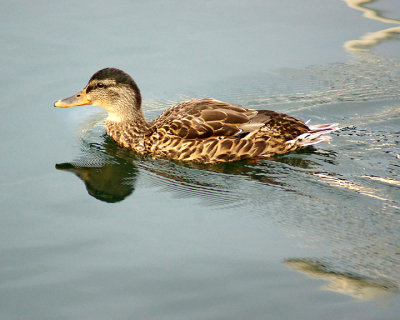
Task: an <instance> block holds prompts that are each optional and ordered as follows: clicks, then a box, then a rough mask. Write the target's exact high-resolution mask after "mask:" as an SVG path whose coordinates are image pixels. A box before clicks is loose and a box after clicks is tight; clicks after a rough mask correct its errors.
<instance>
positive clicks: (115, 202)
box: [0, 0, 400, 319]
mask: <svg viewBox="0 0 400 320" xmlns="http://www.w3.org/2000/svg"><path fill="white" fill-rule="evenodd" d="M374 12H377V13H378V14H377V15H374V14H373V13H374ZM371 13H372V14H371ZM0 14H1V18H2V19H1V22H0V23H1V27H2V28H1V29H0V30H1V31H0V32H1V37H2V43H3V46H2V53H1V54H0V57H1V61H2V62H1V65H2V71H3V77H2V86H1V92H2V98H3V100H2V103H1V109H0V113H1V119H2V126H1V127H0V132H1V137H2V139H1V142H0V145H1V150H2V152H1V156H0V159H1V162H0V163H1V168H2V178H1V181H0V188H1V193H0V194H1V196H0V197H1V206H0V208H1V216H0V217H1V232H0V252H1V262H0V318H1V319H76V318H78V319H81V318H85V319H86V318H87V319H94V318H96V319H132V318H138V319H243V318H247V319H265V318H268V319H350V318H352V319H353V318H354V317H356V318H358V319H398V315H399V312H400V308H399V305H400V304H399V297H400V295H399V288H400V268H399V265H400V249H399V243H400V224H399V222H400V221H399V218H400V215H399V214H400V189H399V188H400V170H399V169H400V146H399V141H400V113H399V111H400V99H399V89H398V88H399V87H398V86H399V83H400V81H399V80H400V68H399V67H400V57H399V52H400V51H399V32H398V31H397V30H398V29H396V28H398V25H399V24H400V22H399V20H398V19H399V18H398V17H399V10H398V6H397V2H396V1H395V0H393V1H389V0H387V1H374V2H370V3H369V2H366V3H364V4H363V3H362V1H350V0H348V1H339V0H338V1H316V0H314V1H313V0H306V1H301V2H300V1H298V2H293V1H279V2H266V1H246V2H231V1H229V2H228V1H218V2H211V1H206V2H193V1H185V2H184V3H180V2H176V1H148V2H143V3H141V2H133V1H132V2H131V1H116V2H105V1H104V2H97V3H96V4H91V3H82V2H78V1H69V2H50V1H44V0H43V1H36V2H34V3H33V2H32V3H23V2H18V1H17V2H15V1H14V2H4V3H2V10H1V13H0ZM363 14H364V15H365V16H363ZM359 40H362V42H360V41H359ZM106 66H115V67H120V68H122V69H124V70H125V71H127V72H128V73H130V74H131V75H132V76H133V77H134V78H135V80H136V81H137V82H138V84H139V86H140V88H141V90H142V93H143V96H144V109H145V112H146V116H147V117H148V118H149V119H150V118H153V117H155V116H157V115H158V114H159V113H161V112H162V110H164V109H165V108H166V107H167V106H170V105H173V104H175V103H177V102H179V101H182V100H184V99H190V98H197V97H214V98H217V99H221V100H225V101H229V102H232V103H236V104H241V105H245V106H249V107H253V108H258V109H273V110H276V111H281V112H286V113H289V114H291V115H293V116H296V117H299V118H301V119H303V120H308V119H310V120H311V123H314V124H316V123H324V122H339V123H340V127H341V130H340V131H338V132H336V133H334V134H332V142H331V144H330V145H321V146H318V148H317V149H315V150H313V149H308V150H304V151H302V152H299V153H294V154H288V155H284V156H280V157H277V158H276V159H274V160H271V161H259V162H251V161H244V162H239V163H230V164H221V165H213V166H198V165H197V166H194V165H190V164H179V163H174V162H171V161H166V160H149V159H142V158H140V157H137V156H135V155H133V154H132V153H130V152H128V151H126V150H122V149H120V148H118V147H117V146H115V144H114V143H113V142H112V141H111V140H110V139H109V138H107V137H106V136H105V134H104V129H103V128H102V122H103V120H104V116H105V115H104V113H103V112H101V110H100V109H99V108H93V107H77V108H75V109H67V110H61V109H55V108H53V107H52V103H53V102H54V101H55V100H57V99H59V98H63V97H66V96H69V95H71V94H73V93H75V92H77V91H78V90H80V89H82V88H83V86H84V85H85V84H86V82H87V80H88V79H89V77H90V76H91V75H92V74H93V73H94V72H95V71H97V70H98V69H100V68H103V67H106Z"/></svg>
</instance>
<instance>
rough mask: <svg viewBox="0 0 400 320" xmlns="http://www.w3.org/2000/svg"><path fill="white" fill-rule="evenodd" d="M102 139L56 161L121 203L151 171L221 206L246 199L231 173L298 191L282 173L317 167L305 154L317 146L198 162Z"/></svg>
mask: <svg viewBox="0 0 400 320" xmlns="http://www.w3.org/2000/svg"><path fill="white" fill-rule="evenodd" d="M102 138H103V139H104V140H103V141H102V142H96V143H86V142H85V141H82V145H81V151H82V153H81V155H80V156H79V157H78V158H77V159H76V160H74V161H71V162H65V163H58V164H56V169H57V170H61V171H68V172H71V173H73V174H75V175H76V176H77V177H79V178H80V179H81V180H82V181H83V182H84V184H85V186H86V189H87V192H88V194H89V195H91V196H93V197H94V198H96V199H98V200H101V201H104V202H108V203H115V202H120V201H122V200H124V199H125V198H127V197H128V196H129V195H131V194H132V193H133V192H134V190H135V185H136V183H137V178H138V176H139V175H140V174H141V173H143V174H145V175H147V176H148V178H149V179H150V180H151V185H152V186H159V187H161V188H164V189H167V190H168V191H173V192H174V193H175V194H176V195H179V196H182V197H197V196H200V197H201V198H203V199H207V201H206V203H207V202H208V204H214V205H218V204H222V203H228V202H232V201H234V202H235V203H237V202H240V201H241V200H243V199H241V196H240V195H239V194H237V193H235V192H233V191H232V188H231V183H232V182H233V181H232V179H233V178H232V177H239V179H243V178H244V179H249V180H252V181H256V182H259V183H262V184H265V185H269V186H273V187H277V188H280V189H282V190H285V191H291V192H296V190H295V189H293V188H291V187H290V186H289V185H288V184H286V183H284V182H282V181H281V180H282V179H281V174H286V175H287V174H288V173H289V172H290V170H288V168H287V167H291V168H292V169H293V170H299V169H310V168H312V167H315V166H316V163H314V162H313V161H312V160H308V159H305V158H303V157H302V156H303V155H307V154H310V153H315V149H314V148H313V147H310V148H307V149H304V150H302V151H300V152H297V153H292V154H290V155H287V156H280V157H276V158H274V159H271V161H268V160H259V161H256V160H244V161H238V162H231V163H222V164H194V163H186V162H176V161H169V160H164V159H149V158H144V157H142V156H139V155H137V154H134V153H132V152H130V151H128V150H125V149H123V148H120V147H118V146H117V144H116V143H115V142H114V141H112V140H111V139H110V138H109V137H108V136H106V135H104V136H103V137H102ZM331 156H332V155H329V157H331ZM332 161H333V160H332ZM221 174H222V175H221ZM217 199H220V200H219V201H218V200H217ZM218 202H220V203H218Z"/></svg>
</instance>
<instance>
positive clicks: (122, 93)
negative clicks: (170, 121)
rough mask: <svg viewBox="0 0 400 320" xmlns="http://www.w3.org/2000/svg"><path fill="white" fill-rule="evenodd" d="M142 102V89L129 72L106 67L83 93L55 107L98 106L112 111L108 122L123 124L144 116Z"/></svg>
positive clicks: (56, 104) (93, 77) (97, 73)
mask: <svg viewBox="0 0 400 320" xmlns="http://www.w3.org/2000/svg"><path fill="white" fill-rule="evenodd" d="M141 103H142V97H141V95H140V90H139V88H138V86H137V85H136V83H135V81H134V80H133V79H132V78H131V77H130V76H129V75H128V74H127V73H125V72H124V71H122V70H119V69H116V68H105V69H102V70H100V71H97V72H96V73H95V74H94V75H93V76H92V77H91V78H90V80H89V82H88V84H87V85H86V87H85V88H84V89H83V90H82V91H80V92H78V93H77V94H75V95H73V96H71V97H69V98H66V99H63V100H58V101H57V102H56V103H54V106H55V107H60V108H68V107H74V106H81V105H86V104H89V105H96V106H100V107H102V108H103V109H105V110H106V111H107V112H108V120H110V121H118V122H119V121H124V120H134V119H135V118H137V117H138V116H142V115H143V113H142V109H141Z"/></svg>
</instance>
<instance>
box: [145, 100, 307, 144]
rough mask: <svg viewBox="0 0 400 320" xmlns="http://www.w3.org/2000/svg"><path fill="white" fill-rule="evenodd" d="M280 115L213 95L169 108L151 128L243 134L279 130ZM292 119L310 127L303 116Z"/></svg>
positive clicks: (196, 135)
mask: <svg viewBox="0 0 400 320" xmlns="http://www.w3.org/2000/svg"><path fill="white" fill-rule="evenodd" d="M281 116H283V115H282V114H280V113H276V112H273V111H268V110H252V109H247V108H243V107H239V106H235V105H232V104H229V103H226V102H222V101H218V100H214V99H201V100H190V101H186V102H182V103H180V104H178V105H176V106H173V107H171V108H169V109H167V110H166V111H165V112H164V113H163V114H162V115H160V116H159V117H158V118H156V119H155V120H154V121H153V122H152V127H151V129H150V132H155V131H158V132H160V131H162V132H163V133H164V134H168V135H170V136H171V135H172V136H178V137H180V138H184V139H205V138H209V137H213V136H215V137H238V138H242V137H245V136H247V135H248V134H250V133H252V132H255V131H258V130H260V128H262V127H264V128H265V130H268V129H270V130H272V131H276V130H278V129H279V128H277V126H276V124H277V123H278V122H279V121H278V122H277V120H278V119H277V118H281ZM290 119H291V122H292V123H293V120H295V123H296V124H297V122H299V123H300V124H301V125H302V126H303V127H304V130H305V128H307V126H306V125H304V123H303V122H301V121H300V120H297V119H294V118H290ZM300 124H297V126H299V125H300ZM267 127H268V128H267ZM307 130H308V128H307ZM160 133H161V132H160ZM277 133H278V132H277Z"/></svg>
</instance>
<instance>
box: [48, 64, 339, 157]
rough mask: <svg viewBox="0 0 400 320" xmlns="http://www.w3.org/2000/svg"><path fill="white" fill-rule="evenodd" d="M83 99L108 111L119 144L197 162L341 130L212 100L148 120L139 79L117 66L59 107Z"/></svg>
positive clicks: (262, 153)
mask: <svg viewBox="0 0 400 320" xmlns="http://www.w3.org/2000/svg"><path fill="white" fill-rule="evenodd" d="M84 104H94V105H99V106H101V107H103V108H104V109H105V110H106V111H107V112H108V118H107V120H106V126H105V128H106V132H107V134H108V135H109V136H110V137H111V138H112V139H114V140H115V141H116V142H117V143H118V144H119V145H120V146H122V147H124V148H127V149H130V150H133V151H135V152H137V153H140V154H144V155H148V156H152V157H162V158H169V159H175V160H182V161H193V162H198V163H216V162H227V161H235V160H242V159H247V158H267V157H271V156H273V155H276V154H283V153H286V152H290V151H294V150H296V149H299V148H301V147H304V146H308V145H312V144H316V143H319V142H323V141H328V140H329V138H328V137H326V136H321V135H322V134H324V133H328V132H330V131H333V130H335V129H337V124H327V125H317V126H307V125H306V124H305V123H304V122H302V121H301V120H299V119H296V118H293V117H290V116H288V115H286V114H283V113H277V112H274V111H269V110H253V109H247V108H243V107H240V106H235V105H232V104H230V103H226V102H222V101H217V100H214V99H200V100H190V101H185V102H182V103H180V104H178V105H175V106H173V107H170V108H168V109H167V110H166V111H165V112H164V113H163V114H161V115H160V116H159V117H157V118H156V119H154V120H153V121H151V122H148V121H146V119H145V117H144V115H143V112H142V109H141V95H140V91H139V88H138V87H137V85H136V83H135V82H134V81H133V79H132V78H131V77H130V76H129V75H128V74H126V73H125V72H123V71H121V70H118V69H114V68H106V69H102V70H100V71H98V72H96V73H95V74H94V75H93V76H92V78H91V79H90V80H89V83H88V84H87V86H86V87H85V88H84V89H83V90H82V91H81V92H79V93H78V94H76V95H75V96H72V97H70V98H67V99H64V100H59V101H57V102H56V103H55V106H56V107H70V106H75V105H84Z"/></svg>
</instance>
